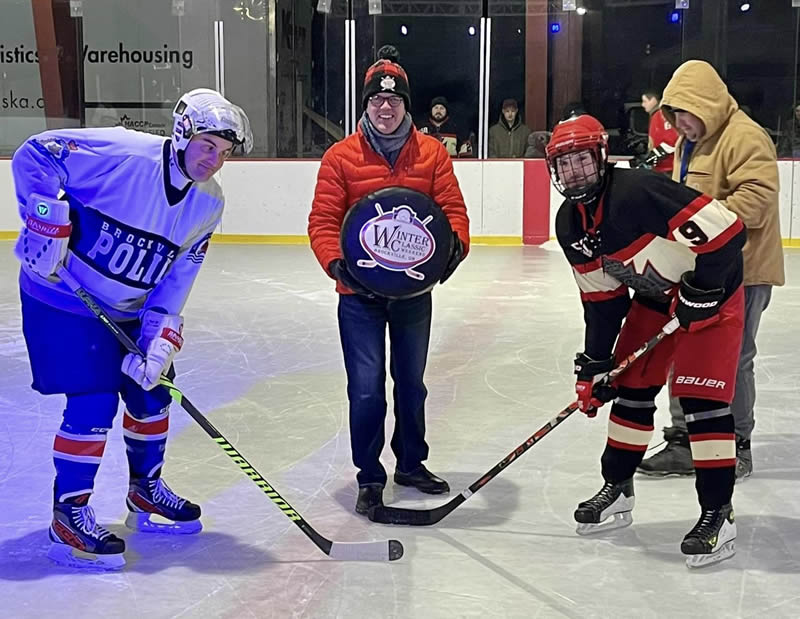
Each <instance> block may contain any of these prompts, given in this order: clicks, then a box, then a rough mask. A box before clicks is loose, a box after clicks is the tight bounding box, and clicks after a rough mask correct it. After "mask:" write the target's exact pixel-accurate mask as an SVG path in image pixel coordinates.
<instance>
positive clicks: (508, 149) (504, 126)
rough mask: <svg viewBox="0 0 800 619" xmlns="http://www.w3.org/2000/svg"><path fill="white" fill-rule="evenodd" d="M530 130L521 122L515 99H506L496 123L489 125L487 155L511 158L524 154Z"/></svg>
mask: <svg viewBox="0 0 800 619" xmlns="http://www.w3.org/2000/svg"><path fill="white" fill-rule="evenodd" d="M530 133H531V130H530V129H528V125H526V124H525V123H523V122H522V119H521V118H520V115H519V106H518V105H517V101H516V99H506V100H505V101H503V106H502V108H501V112H500V119H499V120H498V121H497V124H495V125H492V126H491V127H489V157H490V158H503V159H512V158H518V157H522V156H524V155H525V149H526V147H527V146H528V136H529V135H530Z"/></svg>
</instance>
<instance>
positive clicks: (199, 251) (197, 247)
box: [186, 232, 212, 264]
mask: <svg viewBox="0 0 800 619" xmlns="http://www.w3.org/2000/svg"><path fill="white" fill-rule="evenodd" d="M211 234H212V233H211V232H209V233H208V234H206V235H205V236H204V237H203V238H201V239H200V240H199V241H197V243H195V244H194V245H192V248H191V249H190V250H189V254H188V255H187V256H186V259H187V260H191V261H192V262H194V263H195V264H203V260H205V257H206V252H207V251H208V242H209V240H210V239H211Z"/></svg>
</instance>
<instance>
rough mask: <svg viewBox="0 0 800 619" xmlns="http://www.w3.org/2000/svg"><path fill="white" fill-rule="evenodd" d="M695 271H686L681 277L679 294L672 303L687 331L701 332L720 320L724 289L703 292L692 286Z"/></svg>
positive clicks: (682, 325) (673, 309) (679, 320)
mask: <svg viewBox="0 0 800 619" xmlns="http://www.w3.org/2000/svg"><path fill="white" fill-rule="evenodd" d="M693 279H694V271H686V273H684V274H683V275H681V285H680V287H679V288H678V294H677V295H676V296H675V299H673V301H672V311H673V312H674V313H675V316H676V317H677V318H678V322H680V323H681V327H683V328H684V329H686V330H687V331H699V330H700V329H705V328H706V327H708V326H710V325H712V324H714V323H715V322H717V321H718V320H719V309H720V305H721V304H722V297H723V296H725V289H724V288H714V289H712V290H702V289H700V288H695V287H694V286H693V285H692V280H693Z"/></svg>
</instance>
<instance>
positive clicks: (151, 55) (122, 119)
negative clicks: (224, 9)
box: [82, 0, 215, 135]
mask: <svg viewBox="0 0 800 619" xmlns="http://www.w3.org/2000/svg"><path fill="white" fill-rule="evenodd" d="M176 6H179V10H176ZM214 18H215V11H214V7H213V4H212V3H211V2H202V3H197V2H193V3H186V4H185V5H174V4H173V3H171V2H163V1H162V0H141V1H140V2H138V3H136V4H134V3H128V2H120V1H115V2H108V1H107V0H84V2H83V52H82V56H83V70H84V97H85V108H86V112H85V125H86V126H87V127H107V126H114V125H122V126H124V127H127V128H130V129H137V130H140V131H146V132H148V133H153V134H156V135H170V133H171V131H172V108H173V107H174V105H175V102H176V101H177V100H178V98H179V97H180V95H181V93H182V92H185V91H188V90H191V89H193V88H199V87H211V88H214V87H215V71H214V35H213V21H214Z"/></svg>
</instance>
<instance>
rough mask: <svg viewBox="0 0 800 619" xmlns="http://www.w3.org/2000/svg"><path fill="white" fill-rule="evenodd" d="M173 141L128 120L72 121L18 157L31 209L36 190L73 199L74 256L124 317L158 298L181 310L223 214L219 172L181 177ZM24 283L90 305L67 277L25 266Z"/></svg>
mask: <svg viewBox="0 0 800 619" xmlns="http://www.w3.org/2000/svg"><path fill="white" fill-rule="evenodd" d="M170 148H171V147H170V142H169V140H166V139H164V138H161V137H158V136H153V135H149V134H146V133H140V132H137V131H130V130H127V129H124V128H121V127H115V128H103V129H63V130H54V131H46V132H44V133H40V134H38V135H35V136H33V137H31V138H29V139H28V140H27V141H26V142H25V143H24V144H23V145H22V146H20V148H19V149H18V150H17V152H16V153H15V154H14V157H13V160H12V172H13V176H14V183H15V188H16V194H17V201H18V203H19V209H20V215H21V216H22V215H23V214H24V206H25V202H26V200H27V199H28V197H29V196H30V195H31V194H32V193H38V194H42V195H44V196H48V197H51V198H58V197H61V199H63V200H67V201H68V202H69V205H70V220H71V222H72V226H73V231H72V235H71V237H70V243H69V249H70V252H69V254H68V256H67V260H66V266H67V268H68V269H69V270H70V271H71V272H72V274H73V275H74V276H75V277H76V278H77V279H78V280H79V281H80V282H81V284H82V285H83V286H84V287H85V288H86V290H87V291H88V292H90V293H91V294H92V295H93V296H94V297H95V298H97V299H98V301H100V302H101V303H102V304H103V305H104V306H105V307H106V309H107V310H108V311H109V313H110V314H111V316H112V317H113V318H115V319H117V320H126V319H133V318H136V316H137V315H138V313H139V312H140V311H141V310H142V309H146V308H150V307H159V308H162V309H163V310H164V311H166V312H168V313H171V314H178V313H180V312H181V310H182V309H183V306H184V304H185V303H186V299H187V297H188V295H189V292H190V291H191V288H192V285H193V283H194V279H195V277H196V276H197V272H198V270H199V268H200V265H201V263H202V261H203V258H204V256H205V252H206V249H207V247H208V241H209V239H210V238H211V234H212V233H213V232H214V229H215V228H216V227H217V225H218V224H219V221H220V219H221V217H222V210H223V206H224V199H223V197H222V191H221V189H220V187H219V185H218V184H217V182H216V181H215V180H214V179H211V180H210V181H207V182H205V183H192V184H190V185H188V186H187V187H186V188H184V189H183V190H177V189H175V188H174V187H172V185H171V184H170V182H169V174H168V169H167V167H168V165H169V161H170ZM20 286H21V287H22V289H23V291H24V292H25V293H27V294H29V295H30V296H32V297H34V298H36V299H38V300H40V301H42V302H44V303H47V304H49V305H52V306H54V307H58V308H60V309H64V310H66V311H71V312H75V313H81V314H85V313H86V311H87V310H85V308H84V307H83V305H82V303H81V302H80V301H79V300H78V299H76V298H75V297H74V295H73V294H72V292H71V291H70V290H69V289H68V288H67V287H66V285H65V284H63V283H62V282H60V281H58V282H52V281H50V280H48V279H45V278H42V277H40V276H39V275H37V274H36V273H34V272H32V271H29V270H27V269H24V268H23V270H22V272H21V274H20Z"/></svg>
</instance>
